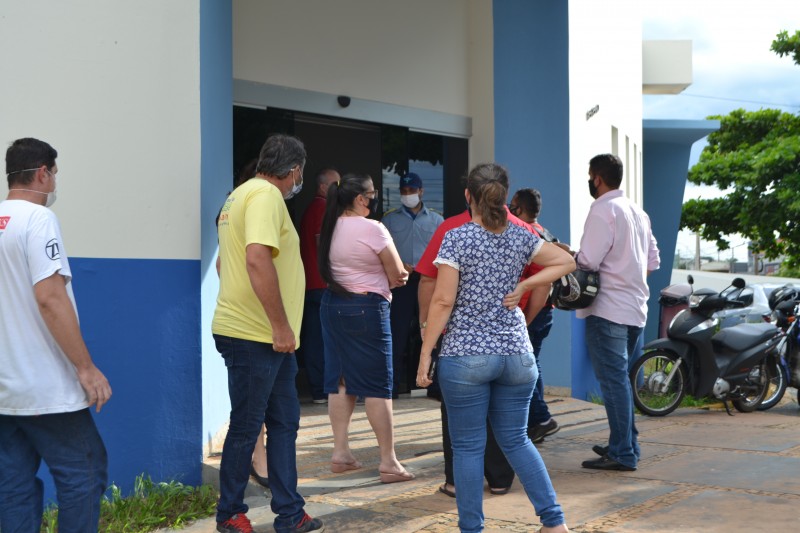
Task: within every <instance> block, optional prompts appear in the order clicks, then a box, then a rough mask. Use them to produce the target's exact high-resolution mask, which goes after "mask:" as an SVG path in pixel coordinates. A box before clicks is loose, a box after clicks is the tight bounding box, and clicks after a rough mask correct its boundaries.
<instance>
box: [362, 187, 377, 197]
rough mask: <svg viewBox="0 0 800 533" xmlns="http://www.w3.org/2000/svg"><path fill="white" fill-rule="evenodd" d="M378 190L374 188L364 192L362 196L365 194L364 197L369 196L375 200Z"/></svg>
mask: <svg viewBox="0 0 800 533" xmlns="http://www.w3.org/2000/svg"><path fill="white" fill-rule="evenodd" d="M377 192H378V191H376V190H375V189H372V190H371V191H364V192H362V193H361V196H363V197H364V198H369V199H370V200H374V199H375V195H376V194H377Z"/></svg>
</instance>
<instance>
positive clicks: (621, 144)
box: [569, 0, 643, 245]
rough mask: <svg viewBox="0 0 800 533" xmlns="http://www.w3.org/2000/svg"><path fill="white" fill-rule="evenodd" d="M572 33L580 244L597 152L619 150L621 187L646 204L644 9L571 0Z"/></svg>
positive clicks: (575, 239)
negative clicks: (622, 174)
mask: <svg viewBox="0 0 800 533" xmlns="http://www.w3.org/2000/svg"><path fill="white" fill-rule="evenodd" d="M569 36H570V38H569V39H570V54H569V55H570V65H569V76H570V191H571V198H570V207H571V210H570V228H571V232H572V233H571V235H570V239H571V241H570V242H572V243H574V244H575V245H577V243H579V242H580V238H581V235H582V234H583V223H584V220H585V219H586V214H587V212H588V210H589V205H590V204H591V202H592V198H591V197H590V196H589V192H588V191H589V188H588V185H587V182H588V179H589V176H588V170H589V160H590V159H591V158H592V157H593V156H595V155H597V154H600V153H605V152H613V153H617V155H618V156H619V157H620V158H621V159H622V162H623V164H624V165H625V177H624V178H623V185H622V188H623V189H625V192H626V195H627V196H629V197H631V198H632V199H633V200H634V201H636V202H637V203H638V204H639V205H642V203H643V202H642V185H641V180H642V173H641V161H642V158H641V150H642V92H641V91H642V44H641V43H642V27H641V8H640V7H639V5H638V3H637V2H630V1H628V0H608V1H604V2H597V1H594V0H570V2H569ZM596 106H599V109H598V110H597V112H596V113H595V114H594V115H593V116H592V117H591V118H589V119H588V120H587V112H589V111H590V110H592V109H593V108H595V107H596ZM614 128H616V132H617V134H616V143H614V142H612V140H613V135H612V132H613V129H614ZM614 145H616V148H614Z"/></svg>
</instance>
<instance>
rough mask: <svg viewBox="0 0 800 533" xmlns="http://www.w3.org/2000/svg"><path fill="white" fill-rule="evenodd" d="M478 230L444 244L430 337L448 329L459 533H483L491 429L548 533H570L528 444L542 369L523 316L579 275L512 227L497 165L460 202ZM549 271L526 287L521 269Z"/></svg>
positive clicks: (445, 352) (472, 182) (425, 362)
mask: <svg viewBox="0 0 800 533" xmlns="http://www.w3.org/2000/svg"><path fill="white" fill-rule="evenodd" d="M464 195H465V198H466V200H467V203H468V204H469V206H470V209H471V213H472V221H471V222H468V223H467V224H464V225H463V226H460V227H458V228H455V229H452V230H450V231H449V232H447V234H446V235H445V237H444V240H443V241H442V245H441V247H440V248H439V253H438V255H437V257H436V260H435V261H434V263H435V264H436V265H437V266H438V269H439V275H438V276H437V278H436V288H435V289H434V292H433V297H432V299H431V303H430V307H429V310H428V323H427V328H426V331H428V332H439V331H443V330H444V329H445V327H446V328H447V331H446V332H445V335H444V338H443V340H442V346H441V348H440V351H439V359H438V361H439V362H438V368H437V369H436V373H437V374H438V376H439V386H440V387H441V390H442V396H443V398H444V402H445V405H446V406H447V412H448V418H449V422H450V424H449V426H450V439H451V441H452V446H453V467H454V468H453V470H454V473H455V485H456V487H457V489H458V490H457V491H456V505H457V507H458V524H459V527H460V528H461V531H462V532H470V533H471V532H477V531H482V530H483V473H484V472H483V454H484V450H485V448H486V419H487V417H488V419H489V421H490V423H491V426H492V430H493V431H494V435H495V438H496V439H497V442H498V444H499V445H500V448H501V449H502V450H503V453H504V454H505V456H506V458H507V459H508V462H509V463H510V464H511V466H512V467H513V468H514V471H515V472H516V474H517V476H519V479H520V481H521V482H522V485H523V486H524V488H525V492H526V493H527V494H528V499H529V500H530V501H531V503H532V504H533V507H534V509H535V511H536V514H537V515H538V516H540V517H541V520H542V524H543V528H542V529H541V531H542V532H545V533H565V532H567V531H568V530H567V527H566V525H565V524H564V513H563V512H562V511H561V506H560V505H558V502H557V501H556V493H555V490H554V489H553V485H552V483H551V482H550V477H549V476H548V474H547V469H546V468H545V465H544V463H543V462H542V458H541V456H540V455H539V452H538V451H536V448H535V447H534V446H533V444H532V443H531V441H530V439H529V438H528V435H527V432H526V430H527V426H528V408H529V406H530V401H531V395H532V394H533V387H534V384H535V383H536V379H537V369H536V362H535V360H534V356H533V350H532V348H531V342H530V339H529V337H528V330H527V328H526V326H525V316H524V314H523V313H522V311H521V310H520V309H519V308H518V307H517V304H518V303H519V300H520V297H521V296H522V294H524V293H525V292H526V291H528V290H530V289H532V288H534V287H537V286H541V285H547V284H550V283H552V282H553V281H555V280H557V279H558V278H560V277H561V276H564V275H566V274H568V273H570V272H572V271H573V270H575V261H574V260H573V259H572V257H571V256H570V255H569V254H568V253H567V252H565V251H563V250H562V249H561V248H558V247H557V246H555V245H553V244H551V243H548V242H544V241H543V240H541V239H539V238H538V237H537V236H536V235H534V234H533V233H531V232H530V231H528V230H526V229H523V228H521V227H519V226H516V225H514V224H510V223H509V222H508V216H507V211H506V208H505V204H506V198H507V197H508V173H507V172H506V170H505V169H504V168H503V167H502V166H500V165H497V164H494V163H487V164H482V165H478V166H476V167H475V168H473V169H472V170H471V171H470V173H469V176H468V177H467V190H466V191H465V193H464ZM531 261H532V262H534V263H536V264H538V265H540V266H542V267H543V268H542V269H541V270H540V271H539V272H537V273H536V274H534V275H533V276H531V277H529V278H527V279H526V280H525V281H522V282H520V281H519V279H520V275H521V274H522V270H523V269H524V268H525V266H526V265H527V264H528V263H530V262H531ZM436 341H437V335H435V334H434V335H430V334H429V335H426V336H425V338H424V339H423V343H422V352H421V353H420V360H419V368H418V370H417V385H419V386H421V387H427V386H428V385H430V384H431V379H430V377H429V370H430V365H431V351H432V350H433V348H434V346H435V344H436Z"/></svg>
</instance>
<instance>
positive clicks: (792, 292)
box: [767, 283, 800, 311]
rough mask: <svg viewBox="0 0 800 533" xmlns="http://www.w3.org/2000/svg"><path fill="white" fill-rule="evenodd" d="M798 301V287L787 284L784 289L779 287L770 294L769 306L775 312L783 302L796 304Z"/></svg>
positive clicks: (799, 298) (799, 295)
mask: <svg viewBox="0 0 800 533" xmlns="http://www.w3.org/2000/svg"><path fill="white" fill-rule="evenodd" d="M798 300H800V292H799V291H798V289H797V287H795V286H794V285H791V284H789V283H787V284H786V285H784V286H783V287H778V288H777V289H775V290H774V291H772V292H771V293H769V298H767V303H768V304H769V308H770V309H771V310H772V311H774V310H775V308H776V307H777V306H778V305H779V304H781V303H783V302H789V301H793V302H796V301H798Z"/></svg>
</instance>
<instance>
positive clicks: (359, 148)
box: [233, 106, 468, 396]
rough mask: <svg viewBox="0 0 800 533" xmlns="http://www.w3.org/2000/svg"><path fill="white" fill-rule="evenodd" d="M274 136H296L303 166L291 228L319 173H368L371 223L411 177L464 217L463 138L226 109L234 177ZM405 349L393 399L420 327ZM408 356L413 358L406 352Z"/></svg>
mask: <svg viewBox="0 0 800 533" xmlns="http://www.w3.org/2000/svg"><path fill="white" fill-rule="evenodd" d="M273 133H287V134H290V135H295V136H297V137H299V138H300V139H301V140H302V141H303V143H304V144H305V146H306V152H307V153H308V159H307V161H306V167H305V170H304V181H305V185H304V187H303V190H302V192H301V193H300V194H299V195H298V196H297V197H295V198H292V199H291V200H289V201H288V202H287V207H288V209H289V213H290V214H291V216H292V219H293V220H294V222H295V225H299V223H300V219H301V218H302V215H303V213H304V212H305V209H306V207H307V206H308V204H309V203H310V202H311V200H312V199H313V197H314V194H315V192H316V175H317V173H318V172H319V171H320V170H322V169H324V168H334V169H336V170H338V171H339V172H340V173H346V172H356V173H361V174H369V175H370V176H371V177H372V181H373V183H374V186H375V189H376V190H378V191H380V198H379V201H380V202H379V206H380V209H379V211H380V212H379V213H377V215H376V217H375V218H377V219H378V220H380V218H381V217H382V216H383V213H384V212H385V211H388V210H389V209H394V208H397V207H399V206H400V194H399V179H400V177H401V176H403V175H405V174H406V173H407V172H415V173H417V174H419V175H420V176H421V177H422V180H423V183H424V189H425V191H424V198H423V201H424V202H425V205H426V206H428V207H430V208H432V209H434V210H436V211H439V212H441V213H442V214H443V215H444V216H445V217H448V216H452V215H455V214H457V213H460V212H461V211H463V210H464V193H463V190H464V186H463V184H462V177H463V176H464V175H466V173H467V164H468V141H467V139H462V138H454V137H447V136H443V135H436V134H431V133H423V132H417V131H412V130H410V129H409V128H406V127H402V126H393V125H388V124H379V123H373V122H363V121H356V120H347V119H339V118H335V117H328V116H322V115H314V114H309V113H301V112H296V111H291V110H286V109H276V108H266V109H264V108H253V107H244V106H234V108H233V152H234V157H233V162H234V176H235V175H238V174H239V173H240V171H241V169H242V168H245V166H246V165H247V164H248V163H249V162H251V161H252V160H253V159H257V158H258V154H259V151H260V150H261V146H262V145H263V144H264V141H265V140H266V138H267V137H268V136H269V135H270V134H273ZM411 331H412V336H415V338H409V342H408V343H407V345H408V347H409V348H408V352H407V355H408V357H407V358H406V361H408V365H407V368H406V372H405V374H406V375H404V376H402V379H401V390H400V392H408V390H409V389H410V388H411V386H412V385H413V383H414V377H415V376H416V365H417V361H418V359H419V347H420V342H419V328H418V326H415V327H412V328H411ZM411 352H414V353H411ZM297 384H298V390H299V391H300V392H301V394H302V395H303V396H308V386H307V380H306V378H305V372H304V369H302V368H301V371H300V374H298V380H297Z"/></svg>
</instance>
